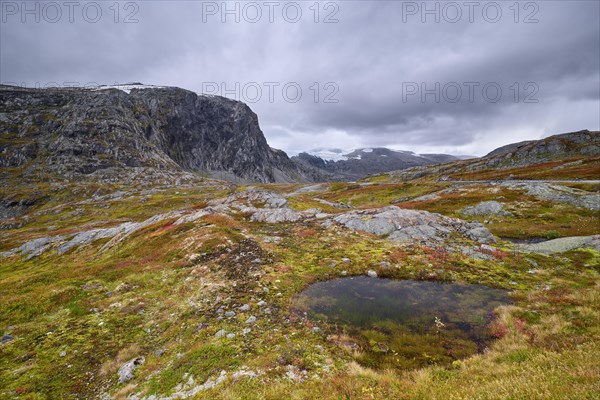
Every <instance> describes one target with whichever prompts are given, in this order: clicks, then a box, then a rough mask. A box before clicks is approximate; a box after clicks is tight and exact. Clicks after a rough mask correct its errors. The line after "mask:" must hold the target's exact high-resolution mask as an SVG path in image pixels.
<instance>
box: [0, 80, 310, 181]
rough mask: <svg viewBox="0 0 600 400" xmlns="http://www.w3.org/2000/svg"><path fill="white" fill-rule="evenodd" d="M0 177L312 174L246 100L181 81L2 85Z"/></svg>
mask: <svg viewBox="0 0 600 400" xmlns="http://www.w3.org/2000/svg"><path fill="white" fill-rule="evenodd" d="M0 167H2V172H1V175H0V179H1V180H3V181H6V180H10V181H11V182H13V183H14V182H15V181H17V180H18V181H21V180H26V181H30V180H50V181H52V180H54V179H55V178H67V179H84V178H86V177H87V178H94V179H99V180H109V181H115V180H116V181H119V180H123V179H125V178H129V181H132V180H136V179H137V178H138V177H140V178H143V179H150V178H151V177H161V178H163V179H164V180H166V181H168V180H175V179H181V178H182V177H184V178H185V177H187V178H190V173H193V174H194V175H204V176H207V175H208V176H216V177H222V178H229V179H232V180H236V179H240V180H244V181H253V182H290V181H295V182H297V181H307V180H310V178H308V177H307V175H306V174H305V173H303V172H302V171H301V170H300V168H299V167H298V165H297V164H294V163H292V162H291V161H290V159H289V158H288V157H287V155H286V154H285V153H284V152H282V151H280V150H275V149H272V148H270V147H269V145H268V144H267V141H266V140H265V137H264V136H263V133H262V132H261V130H260V127H259V124H258V117H257V116H256V114H255V113H254V112H252V110H251V109H250V108H249V107H248V106H247V105H246V104H244V103H241V102H237V101H233V100H229V99H226V98H223V97H218V96H202V95H197V94H195V93H193V92H190V91H187V90H183V89H179V88H162V87H147V86H143V85H130V86H123V87H100V88H97V89H81V88H52V89H23V88H18V87H11V86H0Z"/></svg>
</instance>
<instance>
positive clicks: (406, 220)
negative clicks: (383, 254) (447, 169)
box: [324, 206, 495, 243]
mask: <svg viewBox="0 0 600 400" xmlns="http://www.w3.org/2000/svg"><path fill="white" fill-rule="evenodd" d="M334 224H339V225H341V226H344V227H346V228H348V229H352V230H354V231H363V232H368V233H371V234H374V235H379V236H384V235H387V238H388V239H390V240H393V241H396V242H408V241H422V242H426V243H436V242H438V243H439V242H443V241H445V240H446V239H448V238H449V237H450V235H451V234H452V233H457V234H459V235H462V236H463V237H465V238H468V239H471V240H475V241H477V242H480V243H492V242H494V241H495V238H494V236H493V235H492V234H491V233H490V232H489V231H488V230H487V229H486V228H485V227H484V226H483V225H482V224H480V223H479V222H466V221H463V220H461V219H458V218H450V217H446V216H443V215H440V214H436V213H430V212H427V211H418V210H405V209H402V208H399V207H396V206H390V207H384V208H377V209H370V210H357V211H351V212H347V213H344V214H340V215H337V216H336V217H334V218H332V219H329V220H327V221H325V223H324V225H325V226H331V225H334Z"/></svg>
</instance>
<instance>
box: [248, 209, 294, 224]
mask: <svg viewBox="0 0 600 400" xmlns="http://www.w3.org/2000/svg"><path fill="white" fill-rule="evenodd" d="M301 218H302V214H300V213H299V212H298V211H294V210H292V209H291V208H275V209H271V208H263V209H259V210H257V211H256V212H255V213H254V214H253V215H252V217H251V218H250V220H251V221H256V222H268V223H270V224H275V223H279V222H296V221H299V220H300V219H301Z"/></svg>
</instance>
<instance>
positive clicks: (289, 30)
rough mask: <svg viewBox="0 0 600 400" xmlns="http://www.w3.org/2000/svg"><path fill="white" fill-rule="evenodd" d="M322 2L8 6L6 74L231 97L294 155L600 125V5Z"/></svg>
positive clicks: (456, 144)
mask: <svg viewBox="0 0 600 400" xmlns="http://www.w3.org/2000/svg"><path fill="white" fill-rule="evenodd" d="M315 3H316V2H314V1H304V2H300V1H298V2H278V1H272V2H263V1H257V2H228V3H227V5H226V6H225V5H224V3H223V2H221V1H218V2H200V1H197V2H194V1H186V2H173V1H150V2H149V1H146V2H120V3H118V4H117V5H118V7H115V5H114V4H115V3H114V2H113V1H108V2H101V1H98V2H96V3H90V2H73V3H64V2H62V1H58V2H55V3H52V2H50V3H47V2H44V3H42V2H33V1H30V2H27V6H26V7H27V9H25V8H24V7H23V3H22V2H21V1H18V2H11V1H4V0H3V1H2V2H1V12H2V20H1V24H0V82H2V83H11V84H18V85H27V86H36V85H39V86H45V85H56V84H58V85H74V84H75V83H76V84H79V85H82V86H83V85H87V84H93V83H98V84H115V83H126V82H143V83H146V84H153V85H167V86H179V87H182V88H185V89H189V90H192V91H195V92H209V93H214V94H222V95H227V96H228V97H233V98H237V99H239V100H242V101H245V102H247V103H248V104H249V105H250V107H251V108H252V109H253V110H254V111H255V112H256V113H257V114H258V116H259V120H260V123H261V127H262V130H263V132H264V133H265V136H266V137H267V140H268V142H269V144H270V145H271V146H272V147H275V148H281V149H283V150H285V151H287V152H288V153H294V152H297V151H300V150H307V149H312V148H317V147H337V148H352V147H378V146H386V147H391V148H396V149H406V150H413V151H417V152H445V153H450V154H472V155H482V154H485V153H487V152H488V151H490V150H492V149H494V148H496V147H498V146H501V145H504V144H507V143H511V142H515V141H521V140H528V139H538V138H541V137H544V136H548V135H551V134H556V133H562V132H569V131H575V130H580V129H590V130H598V129H599V128H600V111H599V110H600V6H599V5H600V2H599V1H597V0H590V1H579V2H577V1H537V2H520V3H519V4H518V7H515V5H514V3H515V2H514V1H507V2H500V1H499V2H496V3H494V2H486V1H481V2H471V3H468V2H463V1H459V2H450V3H448V2H435V1H429V2H427V3H423V2H421V1H419V2H406V1H404V2H403V1H338V2H320V3H316V4H315ZM225 7H226V8H227V9H225ZM36 19H39V21H36ZM236 19H238V21H236ZM436 20H437V21H436ZM299 90H301V95H300V92H299Z"/></svg>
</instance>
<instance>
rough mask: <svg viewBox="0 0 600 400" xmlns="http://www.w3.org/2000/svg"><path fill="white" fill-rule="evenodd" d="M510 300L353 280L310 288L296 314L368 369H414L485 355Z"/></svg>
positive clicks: (500, 293) (457, 287) (459, 289)
mask: <svg viewBox="0 0 600 400" xmlns="http://www.w3.org/2000/svg"><path fill="white" fill-rule="evenodd" d="M509 302H510V299H509V297H508V295H507V291H505V290H502V289H495V288H490V287H486V286H480V285H464V284H456V283H439V282H428V281H412V280H405V281H398V280H392V279H378V278H369V277H352V278H340V279H334V280H330V281H326V282H318V283H315V284H313V285H311V286H309V287H308V288H307V289H306V290H305V291H303V292H302V293H301V294H300V295H298V296H297V298H296V302H295V309H296V310H297V311H298V312H300V313H302V314H304V313H306V316H307V317H308V319H309V320H310V321H312V322H314V323H316V324H323V325H324V329H326V330H327V333H328V334H331V335H332V336H330V339H331V340H333V341H336V342H338V344H339V345H341V346H342V347H344V348H346V349H348V350H349V351H350V352H351V353H353V354H354V355H355V357H356V358H357V361H358V362H360V363H362V364H363V365H367V366H370V367H376V368H389V367H393V368H414V367H419V366H423V365H427V364H450V363H452V361H454V360H457V359H461V358H465V357H467V356H469V355H472V354H475V353H477V352H480V351H482V350H483V349H484V348H485V346H487V345H488V344H489V342H490V341H491V340H492V339H493V338H492V336H491V334H490V330H489V323H490V322H491V321H492V319H493V314H492V311H493V310H494V308H496V307H498V306H500V305H503V304H507V303H509Z"/></svg>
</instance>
